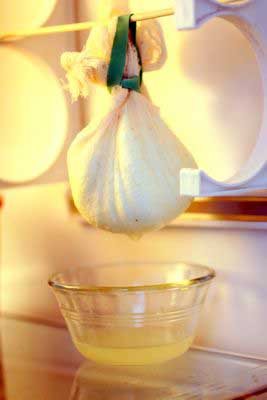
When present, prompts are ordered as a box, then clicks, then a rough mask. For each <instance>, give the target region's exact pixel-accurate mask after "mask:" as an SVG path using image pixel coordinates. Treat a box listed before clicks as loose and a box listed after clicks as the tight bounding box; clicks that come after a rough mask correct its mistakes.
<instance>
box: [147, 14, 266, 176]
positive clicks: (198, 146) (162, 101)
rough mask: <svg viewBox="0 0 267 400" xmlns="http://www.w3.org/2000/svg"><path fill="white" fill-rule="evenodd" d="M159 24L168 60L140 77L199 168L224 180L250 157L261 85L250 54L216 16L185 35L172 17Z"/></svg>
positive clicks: (259, 118) (230, 27) (244, 41)
mask: <svg viewBox="0 0 267 400" xmlns="http://www.w3.org/2000/svg"><path fill="white" fill-rule="evenodd" d="M160 21H161V24H162V26H163V30H164V34H165V40H166V45H167V50H168V59H167V62H166V64H165V65H164V66H163V68H161V69H160V70H159V71H155V72H150V73H147V74H144V81H145V83H147V87H148V90H149V92H150V95H151V99H152V101H153V102H154V103H156V104H157V105H158V106H160V109H161V114H162V116H163V118H164V119H165V121H166V122H167V123H168V124H169V126H170V127H171V128H172V130H173V132H175V134H176V135H177V136H178V137H179V138H180V139H181V141H182V142H183V143H184V144H185V145H186V146H187V147H188V149H189V150H190V151H191V152H192V154H193V155H194V157H195V159H196V161H197V163H198V166H199V168H200V169H203V170H204V171H205V172H206V173H208V174H209V175H211V176H212V177H213V178H215V179H218V180H223V179H225V178H229V176H232V175H234V174H235V173H236V172H237V171H238V170H239V169H240V168H241V166H242V165H243V164H244V162H245V161H246V160H247V158H248V157H249V155H250V154H251V151H252V149H253V148H254V145H255V143H256V141H257V137H258V133H259V131H260V128H261V121H262V114H263V86H262V79H261V75H260V69H259V66H258V63H257V59H256V55H255V53H254V50H253V49H252V48H251V46H250V44H249V41H248V40H247V39H246V38H245V36H244V35H243V34H242V32H240V31H239V30H238V29H237V28H236V27H235V26H234V25H233V24H232V23H230V22H229V21H226V20H224V19H221V18H215V19H213V20H212V21H210V22H208V23H206V24H204V25H203V26H202V27H201V28H200V29H195V30H192V31H187V32H177V31H175V21H174V19H173V17H168V18H161V20H160Z"/></svg>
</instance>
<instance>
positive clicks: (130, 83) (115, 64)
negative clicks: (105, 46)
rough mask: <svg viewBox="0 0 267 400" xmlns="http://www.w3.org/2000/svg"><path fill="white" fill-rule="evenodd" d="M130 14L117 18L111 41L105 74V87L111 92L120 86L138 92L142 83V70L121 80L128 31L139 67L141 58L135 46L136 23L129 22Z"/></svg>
mask: <svg viewBox="0 0 267 400" xmlns="http://www.w3.org/2000/svg"><path fill="white" fill-rule="evenodd" d="M130 18H131V14H129V15H121V16H119V17H118V21H117V27H116V33H115V37H114V41H113V46H112V51H111V57H110V63H109V68H108V74H107V86H108V89H109V90H110V91H111V89H112V87H113V86H116V85H120V86H121V87H123V88H125V89H130V90H135V91H140V85H141V81H142V68H141V70H140V75H139V76H133V77H131V78H127V79H123V71H124V68H125V62H126V53H127V46H128V34H129V29H130V31H131V34H132V40H133V44H134V46H135V47H136V49H137V53H138V59H139V63H140V66H141V58H140V54H139V51H138V48H137V46H136V22H130Z"/></svg>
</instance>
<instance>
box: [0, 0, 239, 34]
mask: <svg viewBox="0 0 267 400" xmlns="http://www.w3.org/2000/svg"><path fill="white" fill-rule="evenodd" d="M239 2H240V0H223V1H222V3H226V4H232V3H239ZM173 14H174V9H173V8H165V9H163V10H156V11H149V12H144V13H136V14H133V15H132V17H131V21H143V20H147V19H153V18H160V17H167V16H169V15H173ZM100 23H101V22H98V21H88V22H78V23H75V24H65V25H54V26H45V27H41V28H37V29H32V30H19V31H15V32H8V33H1V32H0V42H10V41H14V40H18V39H21V38H25V37H30V36H41V35H51V34H53V33H64V32H74V31H83V30H87V29H90V28H92V27H93V26H95V25H97V24H100ZM102 23H103V22H102Z"/></svg>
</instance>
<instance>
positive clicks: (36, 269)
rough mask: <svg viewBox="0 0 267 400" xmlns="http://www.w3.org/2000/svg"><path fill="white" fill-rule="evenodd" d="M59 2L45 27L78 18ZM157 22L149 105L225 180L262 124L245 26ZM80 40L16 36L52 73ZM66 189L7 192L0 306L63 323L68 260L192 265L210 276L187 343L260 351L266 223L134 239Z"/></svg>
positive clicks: (266, 326)
mask: <svg viewBox="0 0 267 400" xmlns="http://www.w3.org/2000/svg"><path fill="white" fill-rule="evenodd" d="M63 3H65V2H63V1H61V0H60V1H58V3H57V9H56V10H57V11H56V14H54V15H52V17H51V20H50V22H51V24H52V23H60V22H71V21H73V20H74V19H75V18H76V17H75V15H74V10H72V9H71V8H70V7H69V4H70V3H69V2H66V3H65V5H64V4H63ZM67 3H68V4H67ZM74 3H75V4H76V5H79V10H78V11H80V14H79V19H80V20H81V21H84V20H87V19H92V18H95V17H96V7H95V5H96V1H93V0H83V1H80V2H74ZM98 3H99V2H98ZM123 4H124V6H125V4H126V2H123ZM169 5H170V2H168V1H166V0H165V1H164V0H157V1H154V2H150V1H148V0H147V1H141V0H133V1H132V4H131V6H132V9H133V10H134V11H142V10H143V9H144V7H146V8H148V6H149V7H150V8H153V9H156V8H166V7H168V6H169ZM66 10H68V13H67V14H66ZM162 26H163V29H164V33H165V36H166V41H167V47H168V52H169V57H168V61H167V63H166V65H165V66H164V68H162V70H160V71H156V72H153V73H148V74H147V75H146V76H145V82H146V84H147V87H148V90H149V91H150V94H151V98H152V101H153V102H154V103H155V104H157V105H158V106H160V107H161V112H162V115H163V117H164V118H165V119H166V121H167V122H168V123H169V125H170V126H171V127H172V129H173V130H174V131H175V132H177V134H178V135H179V138H180V139H181V140H182V141H183V142H184V143H185V144H186V145H187V146H188V148H189V149H190V150H191V151H192V153H193V154H194V156H195V157H196V159H197V161H198V163H199V165H200V166H201V167H202V168H205V169H206V170H207V171H208V172H210V173H212V174H213V176H214V177H216V178H223V177H226V176H228V175H229V174H231V173H233V172H234V171H235V170H236V169H237V168H238V167H239V166H240V165H241V163H242V162H243V161H244V160H245V158H246V157H247V156H248V154H249V152H250V150H251V148H252V146H253V144H254V143H255V141H256V136H257V132H258V128H259V125H260V120H261V110H262V93H261V91H262V88H261V81H260V77H259V72H258V68H257V64H256V60H255V57H254V55H253V52H252V50H251V49H250V47H249V46H248V45H247V42H246V40H245V39H244V38H243V37H242V36H241V34H240V33H239V32H238V31H237V30H236V29H235V28H234V27H233V26H231V25H230V23H228V22H226V21H223V20H219V19H218V20H216V21H213V22H212V23H209V24H208V25H206V26H204V27H203V28H201V30H200V31H198V32H186V33H178V32H175V30H174V29H175V28H174V20H173V18H172V17H170V18H167V19H165V20H162ZM85 37H86V34H81V35H80V42H79V44H77V43H76V41H75V36H74V35H72V34H67V35H63V36H61V35H58V36H53V38H52V37H51V38H49V39H48V38H46V39H45V38H43V39H42V42H39V41H38V40H39V39H38V38H33V39H30V40H29V41H28V42H27V41H26V40H25V41H23V43H24V45H25V46H28V48H29V49H30V50H33V49H34V48H35V49H36V52H39V53H38V54H40V56H41V57H44V58H45V59H49V60H50V61H51V63H52V64H51V65H54V66H55V65H57V67H56V68H58V69H57V75H58V76H59V77H63V75H64V74H63V71H62V73H60V69H59V64H58V63H59V53H60V52H61V51H64V50H73V49H75V48H77V46H78V47H80V48H82V44H83V42H84V40H85ZM39 43H40V44H39ZM41 43H42V45H41ZM40 49H43V50H40ZM91 93H92V95H91V96H90V98H89V100H88V101H84V102H83V109H82V111H83V115H84V123H86V122H88V121H89V120H90V119H91V118H92V117H93V116H94V115H95V114H97V113H99V110H101V112H104V110H105V108H106V107H107V106H108V103H109V94H108V93H107V91H106V90H105V89H96V88H92V92H91ZM66 99H67V100H66V105H67V110H68V113H67V115H68V120H69V131H70V136H68V138H69V139H68V140H70V138H71V135H73V134H74V132H77V131H78V130H80V129H81V128H82V124H81V123H80V119H79V115H80V114H79V112H80V111H81V109H79V107H78V105H77V104H74V105H71V100H70V97H69V96H67V98H66ZM100 105H101V106H100ZM44 121H45V112H44ZM1 135H3V133H1ZM208 143H211V144H209V145H208ZM67 144H68V142H67V141H66V143H65V150H66V147H67ZM65 157H66V151H63V152H62V153H61V159H60V160H61V161H60V163H59V164H58V165H57V168H55V169H54V170H52V169H51V171H50V175H51V177H52V178H51V179H50V178H49V173H48V175H46V176H45V177H46V178H47V179H46V181H48V182H49V181H50V182H53V181H54V176H57V177H64V174H65V172H66V171H65ZM0 169H1V161H0ZM53 171H54V172H53ZM41 181H42V180H41ZM67 190H68V187H67V184H66V183H60V184H47V185H38V186H31V187H21V188H14V189H11V190H6V191H4V193H3V194H4V201H5V206H4V209H3V218H2V290H1V295H2V310H3V312H4V313H6V314H9V315H10V314H12V315H21V316H31V317H33V318H35V319H38V318H39V319H41V320H42V319H49V320H53V321H59V320H60V319H61V317H60V315H59V312H58V308H57V304H56V301H55V299H54V297H53V295H52V293H51V291H50V290H49V288H48V286H47V279H48V276H49V275H50V274H51V273H53V272H55V271H58V270H60V269H64V268H67V267H72V268H75V266H78V265H86V266H90V265H93V264H95V263H98V264H99V263H103V262H116V261H132V260H134V261H138V260H139V261H146V260H149V261H162V262H164V261H170V260H185V261H192V262H197V263H202V264H206V265H209V266H211V267H213V268H215V269H216V271H217V275H218V276H217V279H216V281H215V283H214V284H213V286H212V288H211V290H210V292H209V298H208V299H207V303H206V306H205V309H204V310H203V315H202V318H201V321H200V325H199V329H198V335H197V338H196V342H195V343H196V344H197V345H200V346H208V347H212V348H216V349H220V350H224V351H229V352H235V353H239V354H245V355H250V356H254V357H258V358H265V359H267V340H266V331H267V319H266V317H265V316H266V305H267V304H266V303H267V300H266V298H267V289H266V281H267V261H266V260H267V246H266V243H267V231H266V230H264V229H263V228H264V226H263V225H261V224H258V226H257V229H252V228H255V225H253V226H252V225H251V228H249V224H247V225H246V229H245V227H244V225H242V223H237V224H236V225H235V226H232V227H231V228H226V226H225V225H224V224H223V223H222V224H221V225H220V224H213V223H210V224H209V225H208V226H207V227H206V228H203V227H201V226H197V224H195V225H194V226H192V225H188V226H185V225H182V224H180V225H179V224H178V225H175V226H172V227H168V228H166V229H164V230H162V231H160V232H157V233H153V234H150V235H146V236H145V237H144V238H143V239H141V240H140V241H137V242H135V241H132V240H131V239H129V238H127V237H125V236H122V235H113V234H109V233H106V232H102V231H98V230H95V229H92V228H90V227H88V226H87V225H86V224H85V223H83V222H82V221H81V219H80V218H78V217H77V216H75V215H74V214H72V212H71V210H70V208H69V206H68V201H67ZM261 228H262V229H261Z"/></svg>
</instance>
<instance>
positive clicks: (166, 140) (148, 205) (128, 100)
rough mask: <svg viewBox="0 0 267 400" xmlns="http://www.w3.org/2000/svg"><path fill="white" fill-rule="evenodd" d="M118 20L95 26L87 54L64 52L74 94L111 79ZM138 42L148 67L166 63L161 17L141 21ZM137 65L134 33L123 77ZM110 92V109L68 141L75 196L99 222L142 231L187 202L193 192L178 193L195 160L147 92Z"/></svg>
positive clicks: (85, 214)
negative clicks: (187, 194) (181, 178)
mask: <svg viewBox="0 0 267 400" xmlns="http://www.w3.org/2000/svg"><path fill="white" fill-rule="evenodd" d="M116 26H117V18H114V19H113V20H112V21H111V23H110V24H109V25H108V26H101V27H96V28H94V29H93V30H92V31H91V33H90V36H89V39H88V41H87V43H86V46H85V48H84V49H83V51H82V52H81V53H65V54H63V56H62V59H61V62H62V65H63V67H64V68H65V69H66V71H67V79H68V81H69V84H68V86H69V90H70V91H71V93H72V95H73V98H74V99H76V98H77V97H78V96H79V95H81V96H87V95H88V92H89V82H90V81H91V82H94V83H98V84H104V85H105V84H106V82H107V73H108V68H109V63H110V57H111V51H112V45H113V40H114V35H115V31H116ZM136 43H137V47H138V50H139V53H140V57H141V61H142V68H143V71H149V70H153V69H156V68H158V67H159V66H160V65H162V63H163V62H164V60H165V54H166V52H165V47H164V43H163V38H162V33H161V30H160V27H159V25H158V24H157V23H156V22H155V21H152V22H151V21H149V22H143V23H141V24H140V25H139V26H138V29H137V34H136ZM139 71H140V65H139V63H138V54H137V50H136V47H135V46H134V45H133V43H132V42H131V40H130V39H129V42H128V46H127V54H126V62H125V68H124V73H123V76H124V78H131V77H132V76H136V75H138V74H139ZM142 92H144V91H143V90H142ZM111 95H112V98H113V103H112V107H111V110H110V111H109V113H108V114H107V115H106V116H104V117H103V119H102V120H101V121H100V122H99V121H98V122H91V123H90V124H89V125H88V126H87V127H85V128H84V129H83V130H82V132H80V133H79V134H78V135H77V137H76V138H75V139H74V141H73V142H72V144H71V146H70V149H69V152H68V171H69V178H70V185H71V190H72V195H73V199H74V203H75V205H76V207H77V209H78V210H79V212H80V213H81V214H82V216H83V217H84V218H85V219H86V220H87V221H88V222H89V223H90V224H92V225H93V226H96V227H98V228H102V229H105V230H108V231H112V232H120V233H126V234H128V235H129V236H131V237H140V236H142V234H144V233H145V232H149V231H154V230H157V229H160V228H162V227H163V226H164V225H166V224H167V223H169V222H170V221H171V220H172V219H174V218H176V217H177V216H178V215H179V214H181V213H182V212H183V211H184V210H185V209H186V208H187V207H188V206H189V204H190V202H191V198H188V197H182V196H180V193H179V172H180V169H181V168H193V167H196V164H195V161H194V160H193V158H192V156H191V155H190V153H189V152H188V151H187V150H186V148H185V147H184V146H183V144H182V143H181V142H180V141H179V140H178V138H177V137H176V136H175V135H174V134H173V133H172V132H171V131H170V129H169V128H168V127H167V125H166V124H165V123H164V122H163V120H162V119H161V118H160V114H159V110H158V108H156V107H155V106H154V105H153V104H152V103H151V102H150V100H149V99H148V98H146V96H145V95H144V94H142V93H139V92H137V91H135V90H128V89H125V88H122V87H120V86H115V87H114V88H113V89H112V91H111Z"/></svg>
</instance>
